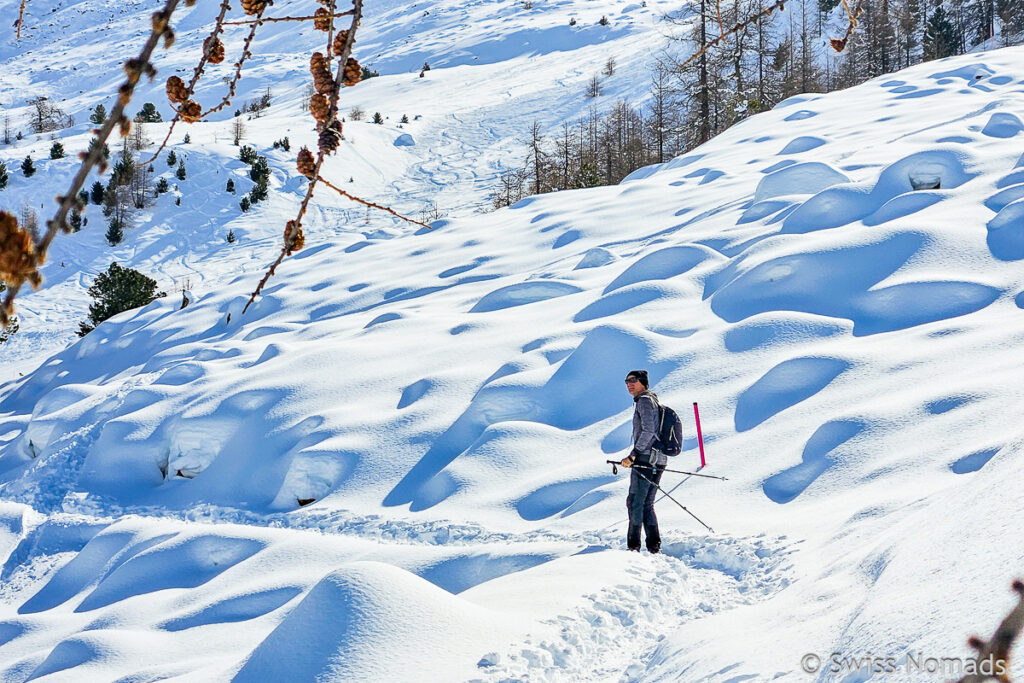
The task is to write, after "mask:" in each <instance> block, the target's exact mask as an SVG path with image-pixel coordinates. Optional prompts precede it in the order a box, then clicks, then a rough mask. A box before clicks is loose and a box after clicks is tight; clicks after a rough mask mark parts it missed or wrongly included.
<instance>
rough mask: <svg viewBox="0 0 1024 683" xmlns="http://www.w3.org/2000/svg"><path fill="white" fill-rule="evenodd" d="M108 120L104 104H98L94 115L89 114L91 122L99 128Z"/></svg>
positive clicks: (93, 111)
mask: <svg viewBox="0 0 1024 683" xmlns="http://www.w3.org/2000/svg"><path fill="white" fill-rule="evenodd" d="M106 120H107V108H106V107H104V106H103V105H102V104H97V105H96V106H95V107H93V108H92V113H91V114H89V121H90V122H91V123H95V124H96V125H97V126H98V125H100V124H102V123H103V122H104V121H106Z"/></svg>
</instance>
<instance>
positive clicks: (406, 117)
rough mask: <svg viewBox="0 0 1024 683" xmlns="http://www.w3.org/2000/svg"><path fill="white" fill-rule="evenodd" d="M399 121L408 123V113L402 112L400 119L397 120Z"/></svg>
mask: <svg viewBox="0 0 1024 683" xmlns="http://www.w3.org/2000/svg"><path fill="white" fill-rule="evenodd" d="M399 123H409V115H408V114H402V120H401V121H399Z"/></svg>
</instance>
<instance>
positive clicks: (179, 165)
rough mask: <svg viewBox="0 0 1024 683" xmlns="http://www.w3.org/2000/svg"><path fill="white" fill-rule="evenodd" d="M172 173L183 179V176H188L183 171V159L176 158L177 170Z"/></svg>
mask: <svg viewBox="0 0 1024 683" xmlns="http://www.w3.org/2000/svg"><path fill="white" fill-rule="evenodd" d="M174 175H175V176H176V177H177V178H178V180H184V179H185V178H187V177H188V174H187V173H186V172H185V160H184V159H180V160H178V170H177V171H175V172H174Z"/></svg>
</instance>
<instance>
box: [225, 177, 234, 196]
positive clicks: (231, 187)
mask: <svg viewBox="0 0 1024 683" xmlns="http://www.w3.org/2000/svg"><path fill="white" fill-rule="evenodd" d="M224 189H225V190H226V191H228V192H230V193H231V194H234V193H235V181H234V179H232V178H228V185H227V187H225V188H224Z"/></svg>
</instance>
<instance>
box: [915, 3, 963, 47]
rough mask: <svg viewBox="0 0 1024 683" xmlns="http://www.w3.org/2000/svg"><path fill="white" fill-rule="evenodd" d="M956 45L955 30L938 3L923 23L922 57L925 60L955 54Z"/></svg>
mask: <svg viewBox="0 0 1024 683" xmlns="http://www.w3.org/2000/svg"><path fill="white" fill-rule="evenodd" d="M956 46H957V38H956V30H955V29H954V27H953V24H952V23H950V21H949V18H948V17H947V16H946V11H945V10H944V9H942V5H939V6H938V7H936V8H935V11H934V12H932V14H931V16H930V17H928V23H927V24H926V25H925V29H924V45H923V48H924V52H923V54H922V57H923V58H924V60H925V61H928V60H932V59H942V58H943V57H949V56H952V55H954V54H956Z"/></svg>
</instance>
